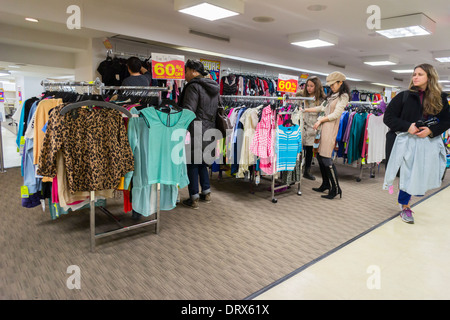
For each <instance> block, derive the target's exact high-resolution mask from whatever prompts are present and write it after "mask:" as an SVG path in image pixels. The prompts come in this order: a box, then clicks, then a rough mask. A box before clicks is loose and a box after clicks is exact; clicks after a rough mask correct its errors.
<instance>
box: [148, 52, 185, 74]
mask: <svg viewBox="0 0 450 320" xmlns="http://www.w3.org/2000/svg"><path fill="white" fill-rule="evenodd" d="M152 77H153V79H164V80H183V79H184V56H179V55H170V54H161V53H152Z"/></svg>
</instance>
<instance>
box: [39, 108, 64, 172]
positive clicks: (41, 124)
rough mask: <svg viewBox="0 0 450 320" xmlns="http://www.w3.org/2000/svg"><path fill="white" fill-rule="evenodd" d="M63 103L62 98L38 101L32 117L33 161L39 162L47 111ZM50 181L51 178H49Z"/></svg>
mask: <svg viewBox="0 0 450 320" xmlns="http://www.w3.org/2000/svg"><path fill="white" fill-rule="evenodd" d="M62 103H63V100H62V99H45V100H42V101H41V102H39V104H38V106H37V108H36V113H35V119H34V147H33V159H34V160H33V163H34V164H38V163H39V154H40V151H41V148H42V143H43V141H44V135H45V132H44V131H42V129H43V128H44V126H45V124H46V123H47V121H48V118H49V116H48V113H49V111H50V110H51V109H53V108H54V107H56V106H58V105H60V104H62ZM50 181H51V180H50Z"/></svg>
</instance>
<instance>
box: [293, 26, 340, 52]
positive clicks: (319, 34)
mask: <svg viewBox="0 0 450 320" xmlns="http://www.w3.org/2000/svg"><path fill="white" fill-rule="evenodd" d="M288 39H289V42H290V43H291V44H293V45H296V46H300V47H304V48H308V49H309V48H318V47H328V46H334V45H336V44H337V43H338V37H337V36H335V35H333V34H331V33H328V32H325V31H322V30H314V31H307V32H300V33H294V34H290V35H288Z"/></svg>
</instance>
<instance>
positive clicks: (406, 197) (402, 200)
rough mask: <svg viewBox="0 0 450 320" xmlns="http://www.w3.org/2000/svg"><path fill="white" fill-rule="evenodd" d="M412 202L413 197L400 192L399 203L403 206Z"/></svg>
mask: <svg viewBox="0 0 450 320" xmlns="http://www.w3.org/2000/svg"><path fill="white" fill-rule="evenodd" d="M409 201H411V195H410V194H409V193H406V192H405V191H402V190H400V191H399V193H398V203H400V204H401V205H407V204H409Z"/></svg>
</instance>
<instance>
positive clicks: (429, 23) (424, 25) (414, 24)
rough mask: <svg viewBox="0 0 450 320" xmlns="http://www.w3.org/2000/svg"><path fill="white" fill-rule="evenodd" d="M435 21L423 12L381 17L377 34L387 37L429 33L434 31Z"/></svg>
mask: <svg viewBox="0 0 450 320" xmlns="http://www.w3.org/2000/svg"><path fill="white" fill-rule="evenodd" d="M435 28H436V22H434V21H433V20H431V19H430V18H429V17H427V16H426V15H424V14H423V13H416V14H410V15H405V16H399V17H393V18H387V19H381V29H380V30H376V32H378V33H379V34H381V35H383V36H385V37H387V38H389V39H393V38H404V37H414V36H423V35H429V34H432V33H433V32H434V30H435Z"/></svg>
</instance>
